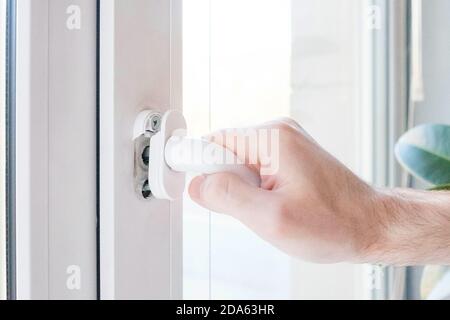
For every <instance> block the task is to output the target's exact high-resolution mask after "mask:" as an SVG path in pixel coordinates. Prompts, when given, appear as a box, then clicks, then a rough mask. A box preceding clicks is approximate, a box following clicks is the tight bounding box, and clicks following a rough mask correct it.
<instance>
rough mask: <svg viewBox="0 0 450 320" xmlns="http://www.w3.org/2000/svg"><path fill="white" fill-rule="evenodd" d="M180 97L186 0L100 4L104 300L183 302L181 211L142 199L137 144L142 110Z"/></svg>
mask: <svg viewBox="0 0 450 320" xmlns="http://www.w3.org/2000/svg"><path fill="white" fill-rule="evenodd" d="M181 97H182V92H181V0H130V1H122V0H101V1H100V149H99V150H100V282H101V284H100V292H101V298H102V299H171V298H174V299H176V298H181V294H182V252H181V250H182V227H181V226H182V217H181V211H182V204H181V202H175V203H169V202H168V201H161V200H156V199H150V200H144V199H142V198H140V197H139V196H138V195H137V193H136V192H135V188H134V174H133V171H134V141H132V133H133V132H132V131H133V125H134V121H135V119H136V117H137V115H138V114H139V112H140V111H142V110H144V109H148V108H152V109H156V110H158V111H160V112H164V111H165V110H167V109H169V108H170V109H178V110H181V103H182V100H181ZM150 161H151V159H150Z"/></svg>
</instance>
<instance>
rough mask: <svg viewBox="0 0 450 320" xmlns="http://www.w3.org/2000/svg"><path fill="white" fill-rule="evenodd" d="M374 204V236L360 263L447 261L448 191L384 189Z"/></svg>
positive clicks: (449, 242) (449, 244) (449, 243)
mask: <svg viewBox="0 0 450 320" xmlns="http://www.w3.org/2000/svg"><path fill="white" fill-rule="evenodd" d="M376 206H377V208H376V209H375V213H374V216H375V219H377V220H378V223H377V226H378V227H377V236H376V237H375V238H374V239H375V241H374V242H373V243H370V244H369V246H368V247H367V248H366V250H365V252H364V253H363V254H362V260H363V262H370V263H383V264H393V265H423V264H450V192H427V191H417V190H407V189H396V190H383V191H381V192H380V193H379V201H378V203H377V205H376Z"/></svg>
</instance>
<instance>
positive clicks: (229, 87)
mask: <svg viewBox="0 0 450 320" xmlns="http://www.w3.org/2000/svg"><path fill="white" fill-rule="evenodd" d="M317 2H318V1H316V0H301V1H290V0H281V1H280V0H265V1H260V0H246V1H240V0H229V1H223V0H185V1H184V4H183V10H184V13H183V14H184V16H183V45H184V48H183V51H184V53H183V54H184V61H183V64H184V70H183V71H184V79H183V87H184V92H183V95H184V114H185V116H186V118H187V123H188V124H189V131H190V134H191V135H194V136H200V135H202V134H205V133H208V132H211V131H214V130H218V129H221V128H230V127H243V126H249V125H253V124H258V123H260V122H264V121H267V120H271V119H274V118H277V117H282V116H290V117H292V118H294V119H296V120H298V121H299V122H300V123H301V124H302V126H304V127H305V128H306V129H307V130H308V131H309V132H311V133H312V135H313V136H314V137H315V138H316V139H317V140H318V141H319V142H320V143H321V144H322V145H324V146H325V147H326V148H327V149H328V150H330V151H331V152H332V153H334V154H335V155H336V156H337V157H338V158H340V159H341V160H342V161H343V162H344V163H346V164H347V165H348V166H350V167H351V168H352V169H354V170H358V168H359V160H360V159H359V156H358V151H359V149H358V146H359V142H360V141H359V139H358V137H357V136H358V135H356V134H355V131H356V127H355V123H356V120H357V115H358V103H357V102H358V98H359V97H358V81H357V74H358V64H357V61H358V54H359V53H358V40H357V39H358V37H359V34H358V31H357V30H358V28H357V27H356V25H355V24H356V23H357V21H358V19H356V17H357V13H358V9H359V1H358V0H353V1H347V0H344V1H327V2H326V3H327V5H326V6H324V5H323V4H322V5H321V4H317ZM319 2H322V1H319ZM319 115H320V116H319ZM355 136H356V137H355ZM308 270H309V271H308ZM355 272H356V268H355V267H353V266H331V267H316V266H314V268H312V267H311V265H309V264H304V263H301V262H298V261H296V260H294V259H292V258H290V257H288V256H287V255H285V254H284V253H282V252H280V251H278V250H277V249H275V248H273V247H272V246H271V245H269V244H268V243H266V242H264V241H263V240H261V239H260V238H258V237H257V236H256V235H254V234H253V233H252V232H251V231H249V230H248V229H247V228H246V227H244V226H243V225H242V224H241V223H239V222H238V221H236V220H234V219H232V218H230V217H228V216H224V215H218V214H215V213H211V212H208V211H206V210H205V209H202V208H200V207H199V206H198V205H196V204H194V203H193V202H192V201H191V200H190V198H189V196H187V195H186V196H185V198H184V281H185V282H184V298H185V299H202V298H203V299H209V298H211V299H290V298H297V297H300V298H305V297H306V298H308V297H315V296H316V295H318V297H319V298H320V297H328V296H326V294H330V293H329V292H327V291H330V290H328V288H329V287H328V286H329V284H330V283H329V281H332V282H336V279H333V278H332V277H333V276H334V278H336V274H337V273H339V274H342V275H343V277H347V278H345V279H349V280H348V284H347V288H350V289H349V290H348V292H350V291H351V292H352V293H350V294H349V293H347V292H346V290H342V292H336V294H335V297H341V298H346V297H348V296H350V295H353V294H354V295H356V293H353V291H352V287H354V286H355V283H354V280H353V279H355V278H356V277H355V276H354V273H355ZM310 274H314V275H315V277H314V281H316V280H318V279H319V280H318V281H317V283H316V284H312V283H307V281H308V277H309V275H310ZM322 275H323V279H322V280H320V277H321V276H322ZM328 275H329V276H328ZM330 277H331V279H330ZM322 288H324V290H322Z"/></svg>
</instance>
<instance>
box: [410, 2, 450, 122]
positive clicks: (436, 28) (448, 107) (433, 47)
mask: <svg viewBox="0 0 450 320" xmlns="http://www.w3.org/2000/svg"><path fill="white" fill-rule="evenodd" d="M422 10H423V68H424V70H423V74H424V90H425V100H424V101H423V102H421V103H419V104H418V105H417V108H416V122H417V124H419V123H428V122H438V123H446V124H450V1H448V0H427V1H424V4H423V9H422Z"/></svg>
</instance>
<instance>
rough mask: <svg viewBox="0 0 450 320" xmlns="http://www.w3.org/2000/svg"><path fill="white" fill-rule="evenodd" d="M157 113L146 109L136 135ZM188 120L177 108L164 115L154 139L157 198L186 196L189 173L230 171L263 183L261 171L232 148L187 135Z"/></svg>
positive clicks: (152, 180)
mask: <svg viewBox="0 0 450 320" xmlns="http://www.w3.org/2000/svg"><path fill="white" fill-rule="evenodd" d="M153 114H154V113H153V112H152V111H151V110H145V111H143V112H141V114H139V116H138V117H137V119H136V123H135V126H134V135H133V136H134V138H136V137H139V136H141V135H143V134H146V130H147V129H146V128H147V126H148V121H149V119H150V118H151V116H152V115H153ZM185 134H186V120H185V119H184V117H183V115H182V114H181V113H180V112H179V111H176V110H169V111H167V112H166V113H164V115H163V116H162V118H161V128H160V131H159V132H158V133H156V134H155V135H153V136H152V137H151V138H150V161H149V167H148V183H149V186H150V189H151V191H152V193H153V196H154V197H155V198H157V199H166V200H171V201H174V200H178V199H180V198H181V197H182V196H183V191H184V186H185V176H186V175H185V173H186V172H192V173H195V174H214V173H220V172H229V173H233V174H235V175H237V176H239V177H241V178H242V179H243V180H244V181H246V182H247V183H249V184H251V185H253V186H255V187H260V186H261V179H260V176H259V174H258V173H257V172H255V171H253V170H251V169H250V168H249V167H247V166H246V165H245V164H244V163H242V161H239V159H238V158H237V157H236V155H235V154H234V153H233V152H231V151H230V150H228V149H226V148H224V147H222V146H219V145H218V144H215V143H211V142H209V141H207V140H201V139H193V138H187V137H186V136H185Z"/></svg>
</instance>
